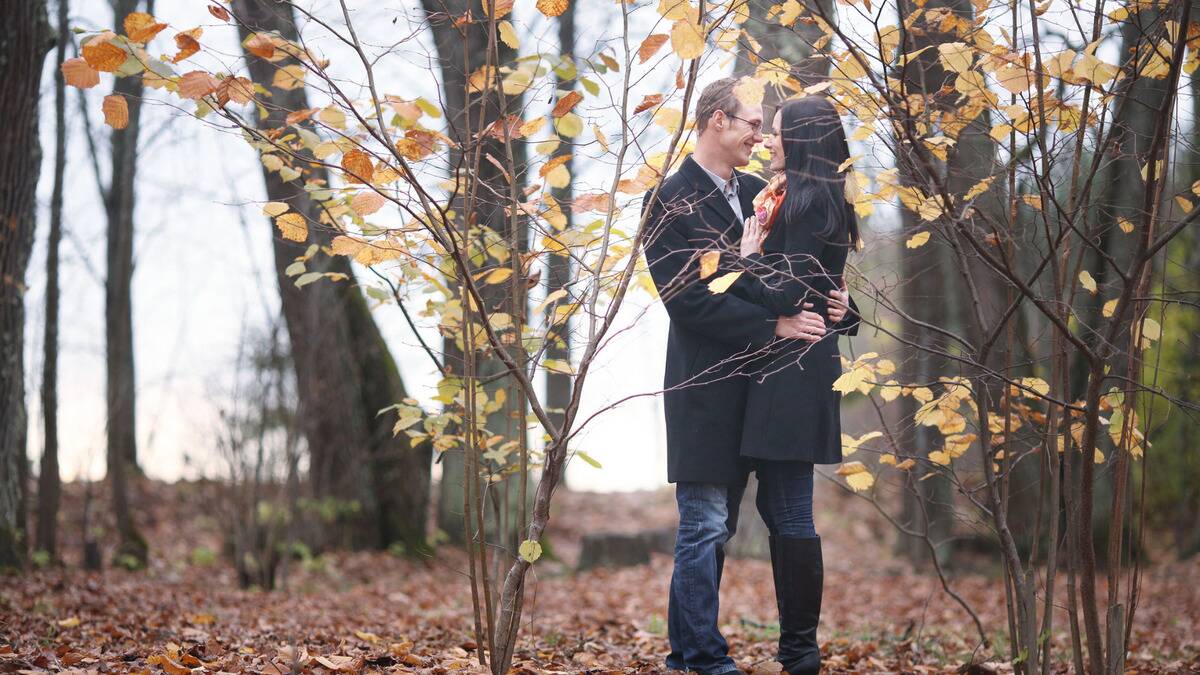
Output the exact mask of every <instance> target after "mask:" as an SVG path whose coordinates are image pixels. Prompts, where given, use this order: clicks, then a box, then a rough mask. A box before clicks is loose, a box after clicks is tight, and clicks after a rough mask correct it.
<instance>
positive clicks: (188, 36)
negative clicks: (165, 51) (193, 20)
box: [171, 27, 204, 63]
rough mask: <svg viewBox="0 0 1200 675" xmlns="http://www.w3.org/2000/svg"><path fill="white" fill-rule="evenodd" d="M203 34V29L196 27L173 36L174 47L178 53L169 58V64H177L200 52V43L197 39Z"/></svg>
mask: <svg viewBox="0 0 1200 675" xmlns="http://www.w3.org/2000/svg"><path fill="white" fill-rule="evenodd" d="M203 32H204V29H203V28H200V27H196V28H193V29H191V30H189V31H184V32H182V33H179V34H177V35H176V36H175V46H176V47H178V48H179V53H178V54H176V55H175V56H173V57H171V63H179V62H180V61H182V60H184V59H186V58H187V57H189V56H191V55H192V54H195V53H196V52H198V51H200V42H199V41H198V40H197V38H199V37H200V34H201V33H203Z"/></svg>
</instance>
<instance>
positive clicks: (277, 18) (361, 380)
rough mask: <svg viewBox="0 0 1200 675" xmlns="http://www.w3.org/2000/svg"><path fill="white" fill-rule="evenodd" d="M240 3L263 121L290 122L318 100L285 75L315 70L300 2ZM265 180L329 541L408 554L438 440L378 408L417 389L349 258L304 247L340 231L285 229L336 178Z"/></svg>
mask: <svg viewBox="0 0 1200 675" xmlns="http://www.w3.org/2000/svg"><path fill="white" fill-rule="evenodd" d="M232 6H233V14H234V17H235V19H236V22H237V25H238V29H239V33H240V35H241V36H242V43H243V47H244V49H245V54H246V57H247V62H248V67H249V71H250V75H251V78H252V80H253V81H254V82H255V83H257V84H258V85H259V86H261V87H262V88H263V89H264V90H265V91H267V92H269V96H268V97H265V99H264V108H263V111H264V113H265V115H264V116H256V120H255V121H256V123H257V124H258V125H259V127H260V128H261V129H264V130H270V129H277V128H280V127H283V126H285V122H286V118H287V117H288V116H289V115H290V114H291V113H293V112H295V111H298V110H308V109H309V105H308V101H307V95H306V93H305V90H304V87H303V86H302V85H301V86H296V85H294V84H292V82H294V81H295V80H294V79H293V80H290V81H289V80H286V79H282V80H281V79H280V74H281V73H283V74H287V73H297V74H300V77H301V78H302V77H303V74H302V73H303V69H304V68H305V67H306V63H305V61H304V59H305V58H306V56H305V54H304V53H303V51H302V50H301V48H300V47H298V46H296V47H292V46H291V45H299V43H300V36H299V33H298V31H297V28H296V24H295V18H294V16H293V8H292V6H291V5H290V4H278V3H273V2H268V1H266V0H236V1H235V2H233V5H232ZM266 35H278V36H279V37H280V38H281V39H282V41H281V42H279V44H278V45H277V46H278V47H279V49H278V51H276V45H275V44H274V42H272V41H271V39H269V38H266V37H260V36H266ZM264 50H270V52H271V55H270V57H269V58H259V56H261V55H262V54H263V53H264ZM301 81H302V80H301ZM263 178H264V180H265V182H266V187H267V197H268V198H269V199H270V200H272V202H273V203H278V204H281V205H285V206H286V208H287V210H289V212H290V213H291V214H294V215H291V216H288V215H286V214H282V213H280V214H276V215H279V216H280V219H279V220H278V221H277V222H279V226H280V233H281V234H280V235H277V236H276V237H274V238H273V241H272V243H273V248H274V254H275V271H276V278H277V280H278V282H279V293H280V300H281V304H282V307H283V315H284V318H285V321H286V324H287V329H288V336H289V339H290V342H291V353H292V360H293V362H294V364H295V369H296V379H297V393H298V398H299V404H300V416H299V417H300V419H301V420H302V421H303V422H302V426H303V431H304V437H305V439H306V440H307V443H308V452H309V456H310V468H309V481H310V483H311V489H312V494H313V497H314V498H315V499H317V500H319V501H324V502H328V501H330V500H331V501H333V502H335V504H333V505H332V508H333V510H334V511H335V512H340V513H342V514H343V515H342V516H340V518H343V519H344V520H345V521H346V522H348V523H350V524H351V526H350V527H348V528H346V529H344V530H341V531H342V533H343V535H344V536H343V537H342V540H341V541H337V540H336V539H335V540H334V541H330V542H328V543H341V544H349V545H353V546H360V547H361V546H376V547H382V548H387V547H388V546H390V545H392V544H393V543H399V544H401V545H403V546H404V547H405V548H406V549H407V550H408V551H410V552H411V551H417V550H420V549H421V548H423V547H424V546H425V520H426V515H425V514H426V513H427V511H428V507H429V491H430V471H429V468H430V459H431V451H430V447H429V445H428V444H425V443H413V442H410V441H409V439H408V437H407V436H395V437H393V435H392V428H391V427H392V422H391V421H390V420H389V419H388V418H387V416H385V415H381V414H380V413H381V412H382V411H383V410H384V409H386V408H389V407H392V406H394V405H396V404H397V403H399V402H400V401H403V400H404V399H406V398H408V394H407V392H406V391H405V389H404V383H403V381H402V380H401V377H400V371H399V369H398V368H397V367H396V363H395V361H394V360H393V359H392V356H391V353H390V352H389V350H388V347H387V345H386V343H385V342H384V340H383V336H382V334H381V333H380V332H379V328H378V326H376V324H375V320H374V319H373V318H372V317H371V314H370V309H369V308H368V307H367V303H366V300H365V298H363V295H362V293H361V291H360V290H359V288H358V287H357V285H356V284H355V283H354V279H355V273H354V271H353V269H352V268H351V266H350V261H349V259H347V258H345V257H324V256H317V257H314V256H312V255H311V254H309V253H306V251H308V249H309V246H310V245H312V244H316V245H321V246H328V245H329V243H330V242H331V241H332V240H333V238H334V235H335V234H336V230H331V228H329V227H328V226H314V227H305V228H303V229H302V230H300V231H298V230H297V229H295V228H296V226H295V225H292V228H293V229H287V227H288V224H290V223H293V222H299V223H301V224H303V223H305V222H308V223H314V224H316V223H322V221H323V218H322V209H323V207H322V206H321V204H319V203H318V202H317V201H316V200H314V199H313V198H312V197H311V196H310V190H309V188H310V187H311V186H312V185H314V184H320V185H329V182H330V181H329V176H328V174H327V173H326V172H325V171H324V170H323V169H320V168H317V169H314V170H312V172H311V173H310V174H309V175H307V176H305V177H304V178H305V179H306V180H302V179H301V178H299V177H296V178H288V177H286V176H285V175H283V173H282V172H280V171H278V170H277V169H276V170H272V167H271V166H268V165H267V164H264V167H263ZM296 218H299V219H300V220H299V221H295V220H289V219H296ZM297 232H299V233H297ZM298 261H302V262H301V263H300V264H301V265H302V266H303V267H304V269H305V274H310V275H317V276H320V275H322V274H332V275H339V278H341V279H344V280H345V281H344V282H343V283H339V284H336V285H335V284H312V285H305V284H304V283H303V281H304V280H305V277H300V278H299V279H296V278H294V277H296V276H297V275H296V274H290V273H289V268H292V267H293V266H294V265H296V264H297V262H298ZM307 278H308V279H312V278H313V277H307ZM355 510H357V515H355V514H354V511H355ZM322 529H326V530H328V528H322ZM314 534H315V533H314Z"/></svg>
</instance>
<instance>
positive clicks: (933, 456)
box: [929, 450, 951, 466]
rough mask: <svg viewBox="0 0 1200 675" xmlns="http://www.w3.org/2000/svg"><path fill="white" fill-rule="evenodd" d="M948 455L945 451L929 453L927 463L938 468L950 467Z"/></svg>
mask: <svg viewBox="0 0 1200 675" xmlns="http://www.w3.org/2000/svg"><path fill="white" fill-rule="evenodd" d="M950 459H951V457H950V453H948V452H946V451H945V450H934V451H933V452H931V453H929V461H931V462H933V463H934V464H937V465H939V466H950Z"/></svg>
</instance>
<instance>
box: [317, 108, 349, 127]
mask: <svg viewBox="0 0 1200 675" xmlns="http://www.w3.org/2000/svg"><path fill="white" fill-rule="evenodd" d="M317 119H319V120H321V121H322V122H324V123H325V124H326V125H328V126H331V127H333V128H334V129H345V128H346V113H344V112H342V109H341V108H338V107H336V106H332V105H331V106H327V107H325V108H321V112H319V113H317Z"/></svg>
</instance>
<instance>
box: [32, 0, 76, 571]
mask: <svg viewBox="0 0 1200 675" xmlns="http://www.w3.org/2000/svg"><path fill="white" fill-rule="evenodd" d="M67 12H68V6H67V0H58V47H57V50H56V51H55V58H54V62H55V63H62V62H63V61H65V60H66V58H67V42H68V41H70V39H71V32H70V26H68V25H67ZM66 105H67V92H66V84H65V82H64V79H63V74H62V69H60V68H55V69H54V144H55V147H54V192H53V193H52V194H51V196H50V236H49V238H48V239H47V242H46V327H45V332H44V336H43V339H42V350H43V352H42V353H43V356H42V361H43V365H42V415H43V423H44V425H45V426H44V431H43V435H44V436H45V448H44V449H43V450H42V463H41V468H40V471H39V473H38V491H37V495H38V505H37V512H38V517H37V541H36V544H35V548H36V549H37V550H40V551H45V552H46V553H47V554H49V556H50V559H51V560H54V559H55V558H57V557H58V503H59V497H60V493H61V491H62V482H61V479H60V478H59V474H58V246H59V242H60V241H62V204H63V174H64V173H65V172H66V165H67V148H66V141H67V120H66Z"/></svg>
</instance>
